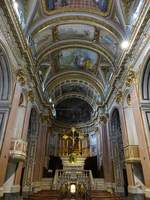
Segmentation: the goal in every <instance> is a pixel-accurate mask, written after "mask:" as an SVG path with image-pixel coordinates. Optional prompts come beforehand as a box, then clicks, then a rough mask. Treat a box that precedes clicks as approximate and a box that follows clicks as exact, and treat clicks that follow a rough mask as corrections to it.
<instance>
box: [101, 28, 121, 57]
mask: <svg viewBox="0 0 150 200" xmlns="http://www.w3.org/2000/svg"><path fill="white" fill-rule="evenodd" d="M99 42H100V44H102V45H103V46H105V48H106V49H108V50H109V51H110V52H111V53H112V54H113V55H118V52H119V51H121V49H120V47H119V46H118V41H116V39H115V38H113V37H112V36H111V35H110V34H108V33H107V32H106V31H100V36H99Z"/></svg>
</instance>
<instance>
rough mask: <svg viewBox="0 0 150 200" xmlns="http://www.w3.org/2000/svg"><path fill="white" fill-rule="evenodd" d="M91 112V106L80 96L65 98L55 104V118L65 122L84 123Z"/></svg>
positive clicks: (90, 115)
mask: <svg viewBox="0 0 150 200" xmlns="http://www.w3.org/2000/svg"><path fill="white" fill-rule="evenodd" d="M92 112H93V109H92V107H91V106H90V105H89V104H88V103H87V102H86V101H84V100H82V99H80V98H69V99H65V100H63V101H61V102H60V103H58V104H57V105H56V119H57V120H59V121H61V122H66V123H86V122H88V121H90V119H91V117H92Z"/></svg>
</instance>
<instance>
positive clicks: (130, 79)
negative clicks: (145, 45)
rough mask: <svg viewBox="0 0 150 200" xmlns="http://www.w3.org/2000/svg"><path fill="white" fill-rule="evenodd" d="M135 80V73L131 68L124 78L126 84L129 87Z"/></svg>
mask: <svg viewBox="0 0 150 200" xmlns="http://www.w3.org/2000/svg"><path fill="white" fill-rule="evenodd" d="M135 81H136V73H135V71H133V70H129V71H128V74H127V78H126V81H125V83H126V86H127V87H130V86H131V85H132V84H133V83H135Z"/></svg>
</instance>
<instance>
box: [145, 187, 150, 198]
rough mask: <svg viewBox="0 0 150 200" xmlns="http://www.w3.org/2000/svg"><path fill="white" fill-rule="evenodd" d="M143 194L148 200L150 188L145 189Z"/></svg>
mask: <svg viewBox="0 0 150 200" xmlns="http://www.w3.org/2000/svg"><path fill="white" fill-rule="evenodd" d="M144 194H145V197H147V198H150V188H145V190H144Z"/></svg>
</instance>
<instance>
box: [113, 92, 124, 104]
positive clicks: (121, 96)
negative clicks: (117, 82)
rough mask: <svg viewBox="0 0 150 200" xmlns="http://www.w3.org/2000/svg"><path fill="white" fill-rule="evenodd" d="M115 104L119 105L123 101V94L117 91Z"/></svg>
mask: <svg viewBox="0 0 150 200" xmlns="http://www.w3.org/2000/svg"><path fill="white" fill-rule="evenodd" d="M115 99H116V102H117V103H121V102H122V100H123V92H122V91H119V92H118V93H117V95H116V97H115Z"/></svg>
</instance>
